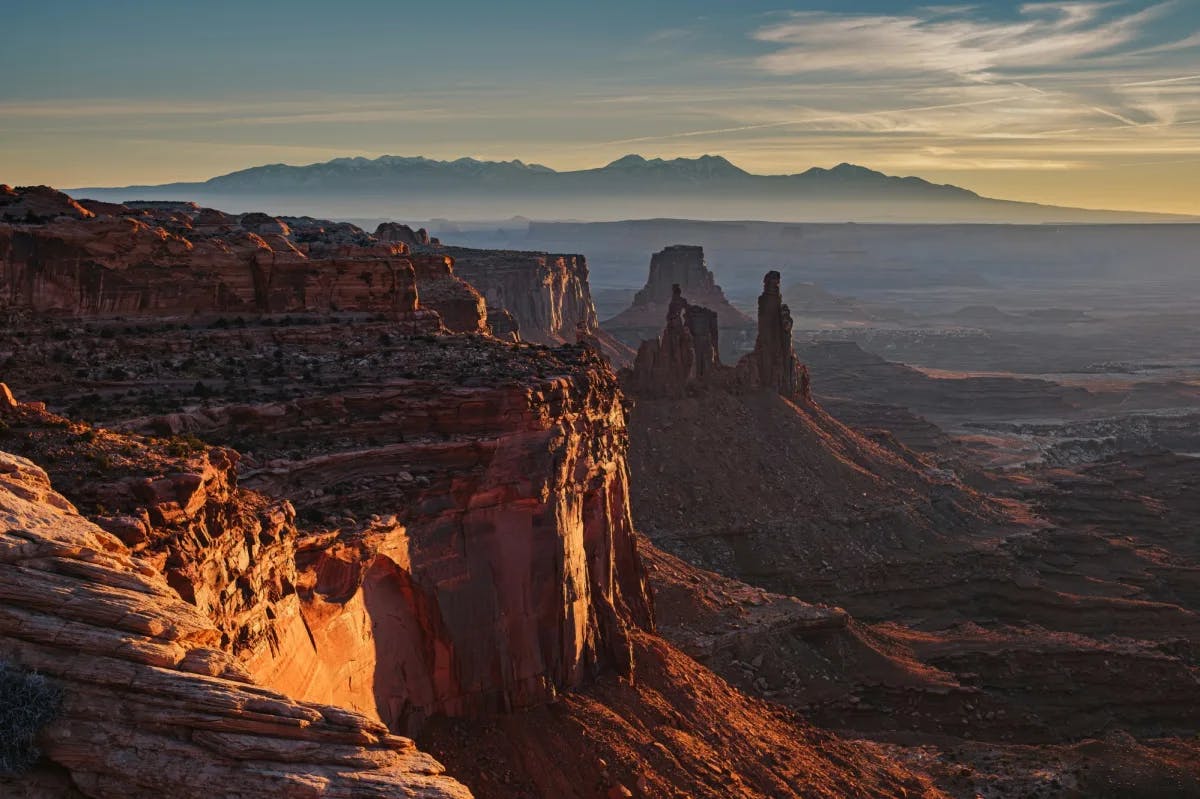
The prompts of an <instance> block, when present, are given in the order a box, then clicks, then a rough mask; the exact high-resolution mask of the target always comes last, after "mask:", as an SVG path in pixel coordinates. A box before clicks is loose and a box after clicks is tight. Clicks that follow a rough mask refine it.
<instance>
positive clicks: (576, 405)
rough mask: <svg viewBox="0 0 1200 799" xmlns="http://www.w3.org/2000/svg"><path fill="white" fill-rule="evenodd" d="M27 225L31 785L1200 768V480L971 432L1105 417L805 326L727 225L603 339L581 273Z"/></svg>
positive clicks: (570, 260) (250, 785)
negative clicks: (739, 294)
mask: <svg viewBox="0 0 1200 799" xmlns="http://www.w3.org/2000/svg"><path fill="white" fill-rule="evenodd" d="M0 218H2V219H3V221H0V265H2V270H3V271H2V272H0V311H2V312H3V313H2V314H0V321H2V325H0V379H2V380H3V381H4V383H5V384H6V387H5V388H4V389H3V390H2V391H0V453H3V454H0V523H2V524H3V535H0V659H4V660H6V661H10V662H11V663H12V665H14V666H15V667H19V668H21V669H24V670H29V671H36V672H38V673H39V674H42V675H44V676H45V677H46V678H47V679H50V680H52V681H53V682H54V683H55V684H56V685H58V686H60V687H61V689H62V692H63V697H64V698H63V707H62V710H61V711H60V713H59V714H58V716H57V717H56V718H55V719H54V720H52V721H51V722H50V723H49V724H48V725H47V726H46V727H45V729H44V730H43V731H42V733H41V735H40V736H39V739H38V744H39V746H40V748H41V750H42V757H41V759H40V760H39V761H38V762H37V766H36V767H35V768H34V769H33V770H32V771H30V772H28V773H27V774H25V775H23V776H20V777H11V776H0V787H2V788H3V790H4V791H5V795H8V794H9V793H12V794H13V795H17V796H28V797H48V796H88V797H108V796H122V797H127V796H143V795H145V796H149V795H152V794H158V795H162V794H163V793H164V792H168V790H174V793H169V795H181V796H192V795H195V796H199V795H201V794H202V793H205V794H208V795H214V794H215V795H238V794H237V793H236V792H235V791H238V790H240V791H242V792H243V795H246V796H251V795H263V794H264V793H268V792H270V793H272V795H284V796H297V797H299V796H306V797H308V796H347V797H349V796H364V797H365V796H390V795H400V796H404V795H407V796H428V797H435V796H464V797H465V796H468V795H475V796H479V797H503V798H504V799H508V798H509V797H511V798H512V799H516V798H517V797H551V796H553V797H579V798H580V799H585V797H586V798H588V799H590V798H591V797H610V798H615V797H659V796H667V797H676V796H678V797H684V796H689V797H713V799H716V797H728V796H736V797H747V799H749V798H750V797H763V798H764V799H765V797H776V796H806V797H807V796H822V797H824V796H828V797H831V798H832V797H850V796H861V797H882V796H893V797H913V796H923V797H929V798H930V799H934V798H936V797H943V796H945V797H968V798H969V799H975V797H977V796H985V797H1005V796H1043V797H1105V796H1111V797H1125V796H1181V797H1182V796H1190V795H1195V794H1196V793H1197V791H1200V747H1198V746H1197V743H1196V738H1195V735H1196V732H1197V730H1196V729H1195V722H1194V719H1195V718H1197V717H1200V712H1198V711H1200V671H1198V665H1197V661H1196V653H1195V650H1194V642H1195V641H1196V640H1198V638H1200V591H1198V590H1197V587H1198V586H1197V582H1196V579H1197V577H1196V575H1197V573H1198V572H1197V569H1196V566H1195V557H1196V549H1195V542H1194V541H1192V540H1191V537H1190V536H1189V535H1187V534H1186V531H1188V530H1190V529H1194V525H1195V523H1196V521H1197V516H1196V514H1197V512H1198V511H1200V506H1198V505H1197V504H1196V502H1195V501H1194V500H1193V499H1192V498H1193V497H1194V496H1195V491H1194V488H1195V485H1196V484H1197V482H1198V480H1200V471H1198V470H1200V466H1197V464H1200V461H1197V460H1195V459H1193V458H1189V457H1186V456H1184V455H1181V454H1178V453H1174V452H1169V451H1165V450H1158V451H1150V452H1143V453H1140V454H1138V455H1137V456H1136V457H1135V456H1133V455H1131V454H1130V453H1129V452H1128V451H1127V449H1125V448H1123V447H1121V446H1116V445H1114V447H1113V448H1112V449H1111V451H1108V452H1106V453H1102V454H1103V455H1104V457H1103V458H1100V459H1097V460H1095V461H1093V460H1088V461H1087V462H1079V461H1078V459H1067V460H1064V461H1062V462H1057V463H1055V462H1044V463H1040V464H1033V465H1028V466H1026V467H1024V468H1022V469H1019V470H1013V469H1001V468H995V467H994V465H990V464H989V463H988V461H987V459H986V458H985V457H983V456H982V455H981V453H982V452H984V450H983V449H982V445H981V444H980V441H979V440H978V439H980V438H982V435H979V436H977V438H976V440H974V441H971V440H969V439H966V438H964V437H963V436H961V435H959V434H958V432H956V431H947V430H945V429H943V428H942V427H941V426H939V423H941V422H945V420H946V419H951V420H953V419H954V418H956V414H958V413H959V412H960V411H961V409H962V408H963V407H964V406H966V405H968V404H975V405H980V406H982V407H984V408H985V409H986V408H987V407H993V408H998V409H1008V408H1010V407H1011V406H1012V404H1013V403H1026V404H1027V406H1028V407H1029V409H1030V413H1031V414H1043V415H1049V414H1057V413H1059V412H1060V411H1063V409H1064V408H1068V409H1070V411H1069V412H1071V413H1074V412H1075V411H1076V409H1079V408H1087V409H1094V410H1097V411H1106V410H1111V409H1112V407H1114V405H1106V404H1105V402H1104V401H1102V400H1103V398H1101V399H1099V400H1098V399H1096V398H1095V396H1093V395H1092V394H1091V393H1089V392H1086V391H1085V392H1083V393H1082V394H1081V393H1079V392H1078V391H1074V390H1070V389H1066V388H1062V387H1061V386H1059V385H1057V384H1047V385H1042V384H1040V383H1038V381H1035V380H1031V381H1028V383H1018V385H1017V387H1016V388H1015V389H1013V388H1012V381H1008V382H1003V383H995V382H993V383H989V382H987V381H986V380H982V379H980V380H977V381H975V382H964V383H962V384H961V385H958V384H957V381H956V385H955V386H954V389H955V390H957V391H959V392H961V393H960V394H959V395H957V396H956V395H954V394H953V393H950V394H947V393H946V392H943V391H941V389H942V388H943V386H941V385H940V384H939V382H940V383H945V382H948V381H944V380H943V381H937V380H935V379H933V378H931V377H930V376H929V375H927V374H925V373H922V372H920V371H918V370H915V369H912V368H910V367H905V366H901V365H899V364H894V363H890V362H888V361H885V360H883V359H882V358H880V357H878V356H876V355H873V354H870V353H867V352H866V351H864V350H863V349H861V348H859V347H857V346H856V345H853V344H838V345H834V344H830V343H823V344H811V345H810V344H805V343H797V342H796V341H795V340H794V339H796V338H797V332H798V331H797V330H796V329H795V317H794V315H793V311H792V310H791V308H790V307H789V305H790V304H791V302H792V299H791V298H792V297H794V296H795V294H794V288H793V287H792V286H791V284H790V283H789V282H788V279H787V277H786V275H785V274H784V275H781V273H780V272H779V271H776V270H773V269H771V270H761V271H760V272H759V274H758V278H757V279H758V280H760V281H761V282H760V283H758V284H757V289H758V290H759V291H760V293H759V295H758V301H757V304H756V313H754V314H753V318H752V316H751V315H748V314H745V313H743V312H742V311H740V310H738V309H737V308H736V307H735V306H734V305H733V304H731V303H730V302H729V300H728V299H727V298H726V297H725V295H724V293H723V292H722V290H721V289H720V288H719V287H718V286H717V285H716V282H715V278H714V276H713V273H712V272H711V271H710V270H708V268H707V266H706V263H705V260H704V253H703V251H702V250H701V249H700V248H699V247H692V246H667V247H666V249H662V250H660V251H658V252H657V253H656V254H655V255H653V256H652V257H651V260H650V274H649V278H648V280H647V282H646V284H645V288H644V289H643V290H642V291H641V292H640V293H638V294H637V295H636V296H635V297H634V298H633V302H632V305H631V307H629V308H628V309H627V310H626V311H625V312H623V313H621V314H619V315H618V316H616V317H614V318H613V319H612V320H611V321H610V322H603V323H601V322H599V321H598V317H599V315H598V314H597V311H596V308H595V303H594V300H593V298H592V294H591V291H592V289H591V285H590V283H591V279H592V275H591V273H590V269H589V263H588V260H587V259H585V258H584V257H583V256H582V255H579V254H567V253H565V252H554V251H551V250H550V249H548V250H547V251H544V252H543V251H532V252H524V251H520V252H518V251H514V250H508V249H496V250H490V249H480V248H469V247H462V246H457V245H453V244H443V243H442V242H441V241H435V240H433V239H432V238H430V237H429V235H428V234H424V235H421V232H420V231H414V230H413V229H412V228H411V227H408V226H400V225H395V226H391V227H386V226H383V227H380V228H378V229H377V230H376V233H375V234H369V233H367V232H366V231H365V230H364V229H362V228H359V227H357V226H355V225H352V224H349V223H345V222H333V221H326V220H318V219H313V218H310V217H271V216H268V215H266V214H258V213H252V214H225V213H222V212H219V211H215V210H213V209H207V208H202V207H200V206H197V205H194V204H191V203H176V202H164V203H158V202H145V203H129V204H125V205H120V204H110V203H100V202H94V201H89V200H74V199H71V198H70V197H67V196H66V195H63V194H61V193H58V192H54V191H53V190H50V189H45V188H37V189H11V188H9V187H3V188H2V189H0ZM439 238H445V237H439ZM564 249H565V248H564ZM643 263H645V262H644V261H643ZM998 391H999V392H1000V394H999V396H997V392H998ZM1005 392H1009V393H1005ZM988 403H991V404H990V406H989V404H988ZM1064 413H1065V412H1064ZM984 415H985V416H986V414H984ZM994 423H995V424H1001V423H1008V418H1007V417H1003V418H1002V417H1001V415H1000V414H997V416H996V419H995V420H994ZM1085 423H1088V424H1094V423H1095V422H1091V421H1088V422H1085V421H1080V422H1079V424H1085ZM1022 429H1024V428H1022ZM1155 430H1156V431H1158V432H1156V433H1155V435H1156V436H1158V438H1156V439H1155V440H1156V441H1159V442H1160V443H1170V442H1174V441H1179V440H1183V441H1187V440H1190V439H1187V438H1186V435H1185V434H1186V430H1187V424H1186V423H1180V424H1177V425H1175V426H1174V427H1169V426H1160V427H1158V428H1155ZM1086 432H1087V431H1085V433H1086ZM1085 433H1079V435H1080V436H1082V435H1084V434H1085ZM102 742H105V743H102ZM107 742H112V743H111V744H109V743H107ZM147 748H150V749H153V750H154V751H155V752H156V754H155V756H154V757H153V758H148V759H147V758H139V757H138V756H136V754H135V753H140V752H143V751H145V750H146V749H147ZM185 766H186V767H185Z"/></svg>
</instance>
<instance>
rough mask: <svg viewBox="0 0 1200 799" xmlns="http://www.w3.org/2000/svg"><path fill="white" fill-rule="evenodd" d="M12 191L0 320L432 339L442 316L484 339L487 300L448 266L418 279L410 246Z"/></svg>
mask: <svg viewBox="0 0 1200 799" xmlns="http://www.w3.org/2000/svg"><path fill="white" fill-rule="evenodd" d="M5 189H6V192H5V194H3V195H0V196H3V197H4V198H6V202H5V204H4V205H3V206H2V207H3V208H4V209H5V211H4V220H5V221H6V223H5V224H0V309H8V310H15V311H32V312H36V313H59V314H67V315H74V316H81V317H85V316H104V315H110V316H111V315H124V316H146V317H155V316H185V317H186V316H196V315H204V314H209V315H211V314H218V313H225V314H228V313H242V314H245V313H257V314H267V313H269V314H282V313H297V312H336V311H342V312H347V311H353V312H370V313H387V314H389V315H392V316H393V317H395V318H398V319H408V320H412V321H413V322H414V323H420V324H422V325H424V326H425V328H426V329H430V325H433V326H434V327H436V321H435V320H434V319H433V317H432V314H431V312H439V313H441V314H442V317H443V320H444V321H445V323H446V324H447V326H448V327H449V328H450V329H452V330H455V331H460V332H483V331H486V330H487V318H486V310H485V307H484V303H483V300H482V298H481V297H480V296H479V294H478V292H476V291H475V290H474V289H472V288H471V287H470V286H469V285H467V284H466V283H465V282H463V281H462V280H461V279H459V278H457V277H455V275H454V272H453V264H452V263H450V262H447V261H446V260H445V259H441V260H438V259H429V258H422V259H416V262H415V264H416V269H414V260H413V259H411V258H409V257H408V250H407V247H406V246H405V245H404V244H402V243H389V242H381V241H378V240H376V239H373V238H371V237H369V236H367V235H366V234H365V233H363V232H362V231H361V230H358V229H357V228H354V227H353V226H352V225H345V224H339V223H322V222H321V221H320V220H311V219H293V220H292V224H289V223H288V222H287V221H286V220H283V219H277V218H274V217H269V216H267V215H265V214H244V215H242V216H241V217H231V216H228V215H224V214H221V213H220V212H217V211H213V210H212V209H200V208H197V207H192V206H184V207H181V208H175V207H173V206H172V207H163V206H161V205H154V204H149V206H148V207H132V208H131V207H127V206H117V205H110V204H94V205H93V207H95V208H96V212H93V211H89V210H87V209H85V208H84V207H82V206H81V205H79V204H78V203H75V202H74V201H73V200H71V199H70V198H69V197H67V196H66V195H63V194H59V193H57V192H53V191H50V190H43V189H18V190H12V189H8V188H7V187H5ZM417 271H420V273H421V275H420V277H419V278H418V275H417V274H416V272H417ZM418 283H421V284H423V285H422V286H421V287H418ZM422 292H424V293H426V294H427V296H425V297H424V298H422V299H418V295H419V294H420V293H422Z"/></svg>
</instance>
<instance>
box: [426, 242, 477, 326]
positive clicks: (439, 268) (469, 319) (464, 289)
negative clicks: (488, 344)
mask: <svg viewBox="0 0 1200 799" xmlns="http://www.w3.org/2000/svg"><path fill="white" fill-rule="evenodd" d="M409 260H411V261H412V265H413V268H414V270H415V272H416V278H417V285H418V286H420V301H421V305H422V307H425V308H432V309H433V310H435V311H437V312H438V313H439V314H441V316H442V323H443V324H444V325H445V326H446V329H447V330H451V331H453V332H455V333H486V332H488V322H487V305H486V303H485V302H484V298H483V296H482V295H480V293H479V292H478V291H476V290H475V288H474V287H473V286H472V285H471V284H469V283H467V282H466V281H465V280H463V279H462V278H460V277H458V276H457V275H456V274H455V269H454V259H453V258H449V257H447V256H444V255H413V256H410V258H409Z"/></svg>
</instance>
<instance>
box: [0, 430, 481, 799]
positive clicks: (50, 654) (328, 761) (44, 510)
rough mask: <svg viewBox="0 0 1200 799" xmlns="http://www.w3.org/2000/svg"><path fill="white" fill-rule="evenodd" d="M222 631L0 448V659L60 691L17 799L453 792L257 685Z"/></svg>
mask: <svg viewBox="0 0 1200 799" xmlns="http://www.w3.org/2000/svg"><path fill="white" fill-rule="evenodd" d="M219 640H220V634H219V633H218V632H217V630H216V628H215V627H214V626H213V624H212V623H211V622H210V621H209V620H208V619H206V618H204V617H203V616H201V614H200V613H199V612H198V611H197V609H196V608H195V607H193V606H192V605H189V604H187V603H185V602H183V601H182V600H180V599H179V597H178V596H177V595H176V594H175V592H174V591H172V590H171V589H170V588H169V587H168V585H167V583H166V581H165V580H163V579H162V577H160V576H159V575H158V574H157V573H156V572H155V571H154V570H153V569H150V568H148V567H147V566H145V565H143V564H141V563H139V562H138V561H136V560H135V559H133V558H132V557H131V555H130V552H129V550H128V549H127V548H126V546H125V545H124V544H122V543H121V542H120V541H119V540H118V539H117V538H115V537H114V536H112V535H111V534H109V533H106V532H104V531H103V530H101V529H100V528H99V527H97V526H95V525H94V524H92V523H91V522H89V521H87V520H86V519H84V518H83V517H82V516H80V515H79V514H78V513H77V512H76V510H75V508H74V507H73V506H72V505H71V504H70V503H69V502H68V501H67V500H66V499H64V498H63V497H62V496H61V495H59V494H58V493H56V492H55V491H54V490H53V489H52V488H51V487H50V481H49V478H48V477H47V476H46V473H45V472H44V471H42V470H41V469H40V468H39V467H37V466H36V465H35V464H33V463H32V462H31V461H28V460H26V459H24V458H21V457H18V456H16V455H12V454H9V453H5V452H0V653H2V654H3V657H5V658H6V659H9V660H11V661H13V662H15V663H17V664H19V665H20V666H22V667H24V668H28V669H34V670H37V671H39V672H41V673H42V674H45V675H47V676H48V677H50V678H51V679H52V680H54V681H56V682H57V683H58V684H60V685H61V686H62V687H63V689H64V693H65V701H64V706H63V711H62V713H61V715H60V717H59V718H58V719H57V720H55V721H54V722H52V723H51V724H50V725H49V726H48V727H47V728H46V729H45V730H44V731H43V734H42V736H41V746H42V749H43V753H44V761H43V762H44V763H45V765H44V766H43V767H41V768H39V770H37V771H35V772H34V773H32V774H29V775H26V776H24V777H21V778H13V779H8V780H4V779H0V794H2V795H4V796H6V797H11V796H19V797H31V798H32V797H47V798H48V797H79V796H87V797H122V799H127V798H128V797H143V796H145V797H151V796H153V797H171V799H191V798H192V797H195V798H196V799H211V797H215V796H221V797H230V798H231V799H240V798H241V797H245V799H251V797H254V798H255V799H257V798H258V797H265V796H271V797H289V798H290V797H295V798H296V799H300V798H301V797H304V798H305V799H307V798H308V797H384V796H404V797H423V798H424V797H428V799H434V798H435V797H436V798H449V797H455V798H458V799H465V797H470V796H471V794H470V792H469V791H468V790H467V789H466V788H465V787H463V786H462V785H461V784H459V783H458V782H456V781H454V780H453V779H450V778H449V777H446V776H443V769H442V766H441V765H440V764H439V763H438V762H437V761H435V760H434V759H433V758H431V757H429V756H428V755H426V754H425V753H423V752H420V751H418V750H417V749H416V747H415V746H414V744H413V742H412V741H411V740H409V739H408V738H403V737H400V736H396V735H392V734H390V733H389V732H388V730H387V728H386V727H384V726H383V725H382V724H380V723H378V722H374V721H371V720H369V719H367V718H366V717H364V716H362V715H359V714H357V713H353V712H350V711H346V710H342V709H340V708H336V707H330V706H326V705H319V704H314V703H307V702H296V701H293V700H291V699H289V698H288V697H287V696H284V695H283V694H280V693H276V692H274V691H270V690H267V689H264V688H261V687H259V686H257V685H255V684H254V683H253V682H251V681H250V679H249V678H248V677H247V676H246V674H245V672H244V671H242V670H241V669H240V668H239V666H238V665H236V664H235V663H234V661H233V660H232V659H231V658H230V657H229V656H228V655H226V654H225V653H224V652H222V651H220V650H219V649H216V648H215V647H216V645H217V643H218V641H219Z"/></svg>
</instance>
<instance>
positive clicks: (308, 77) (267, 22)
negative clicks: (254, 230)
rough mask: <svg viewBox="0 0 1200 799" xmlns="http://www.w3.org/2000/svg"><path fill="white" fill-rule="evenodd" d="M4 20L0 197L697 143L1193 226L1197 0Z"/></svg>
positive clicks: (851, 0)
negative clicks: (264, 170)
mask: <svg viewBox="0 0 1200 799" xmlns="http://www.w3.org/2000/svg"><path fill="white" fill-rule="evenodd" d="M0 20H2V22H3V25H4V28H5V36H4V39H5V44H4V47H3V48H0V74H2V75H3V76H4V80H3V81H2V82H0V183H10V184H13V185H26V184H37V183H45V184H50V185H55V186H59V187H64V188H67V187H75V186H112V185H118V186H119V185H130V184H145V183H163V182H171V181H177V180H203V179H205V178H209V177H212V176H215V175H219V174H223V173H226V172H230V171H233V170H236V169H241V168H245V167H249V166H255V165H259V164H265V163H280V162H282V163H290V164H306V163H314V162H318V161H324V160H328V159H330V158H334V157H339V156H353V155H363V156H368V157H373V156H379V155H385V154H390V155H424V156H427V157H431V158H458V157H462V156H472V157H476V158H486V159H497V160H499V159H503V160H508V159H512V158H519V159H521V160H524V161H528V162H537V163H542V164H546V165H547V166H551V167H553V168H555V169H580V168H588V167H594V166H601V165H603V164H604V163H607V162H608V161H611V160H613V159H615V158H617V157H620V156H622V155H625V154H627V153H635V152H636V153H640V154H642V155H646V156H647V157H650V156H661V157H675V156H688V157H692V156H698V155H702V154H708V153H711V154H719V155H724V156H725V157H727V158H729V159H730V160H731V161H733V162H734V163H736V164H738V165H739V166H741V167H743V168H744V169H747V170H749V171H752V172H758V173H770V174H787V173H794V172H800V171H803V170H805V169H807V168H809V167H811V166H825V167H829V166H833V165H835V164H838V163H841V162H843V161H849V162H853V163H858V164H862V165H864V166H868V167H871V168H874V169H879V170H881V171H884V172H888V173H889V174H900V175H919V176H921V177H924V178H926V179H929V180H934V181H936V182H945V183H954V184H956V185H960V186H964V187H967V188H970V189H973V190H975V191H978V192H980V193H982V194H985V195H988V196H994V197H1002V198H1005V199H1014V200H1026V201H1034V202H1044V203H1052V204H1059V205H1073V206H1081V207H1091V208H1118V209H1131V210H1147V211H1165V212H1176V213H1196V214H1200V0H1111V1H1110V0H1068V1H1065V2H1044V3H1042V2H1039V3H1015V2H1007V1H1006V0H1000V1H998V2H996V1H989V2H977V3H970V2H968V3H962V4H952V5H951V4H943V5H931V4H922V3H912V2H900V1H899V0H876V1H874V2H871V1H868V0H863V1H862V2H856V1H855V0H842V1H841V2H837V1H836V0H829V1H828V2H791V3H788V2H780V1H778V0H777V1H776V2H767V1H765V0H657V2H654V3H649V2H631V1H630V0H608V1H607V2H603V3H599V2H582V1H580V0H556V1H554V2H551V1H550V0H509V2H504V3H500V2H495V0H440V1H439V2H430V1H429V0H422V2H419V3H415V2H408V0H393V1H391V2H386V1H385V0H340V1H339V2H328V1H326V2H315V0H288V1H287V2H283V1H282V0H259V1H258V2H254V0H239V1H238V2H231V1H230V0H205V2H203V3H170V2H163V1H162V0H156V2H135V1H134V0H105V1H104V2H98V0H56V1H55V2H52V3H50V2H45V0H36V1H35V2H26V0H0Z"/></svg>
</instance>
